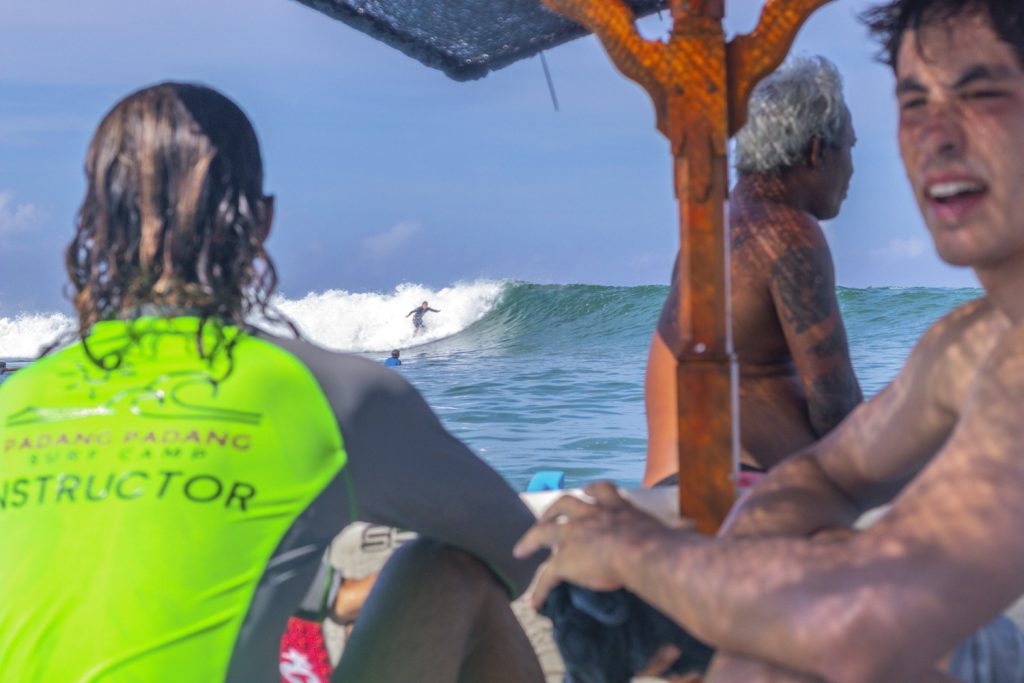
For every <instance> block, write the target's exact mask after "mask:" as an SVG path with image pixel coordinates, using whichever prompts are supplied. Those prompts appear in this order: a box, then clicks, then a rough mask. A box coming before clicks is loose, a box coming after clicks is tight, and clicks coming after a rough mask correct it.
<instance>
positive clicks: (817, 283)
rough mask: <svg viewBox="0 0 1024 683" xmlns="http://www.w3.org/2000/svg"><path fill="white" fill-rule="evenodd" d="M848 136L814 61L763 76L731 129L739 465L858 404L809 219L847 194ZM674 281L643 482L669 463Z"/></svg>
mask: <svg viewBox="0 0 1024 683" xmlns="http://www.w3.org/2000/svg"><path fill="white" fill-rule="evenodd" d="M855 142H856V136H855V134H854V130H853V124H852V120H851V118H850V110H849V109H848V108H847V106H846V103H845V102H844V101H843V92H842V80H841V78H840V76H839V72H838V71H837V70H836V68H835V66H833V65H832V64H831V63H830V62H829V61H828V60H826V59H824V58H822V57H818V58H814V59H811V58H795V59H792V60H790V61H789V62H788V63H787V64H785V65H784V66H783V67H782V68H780V69H779V70H778V71H776V72H775V73H774V74H772V75H771V76H769V77H768V78H767V79H765V80H764V81H763V82H762V83H761V84H760V85H759V86H758V88H757V89H756V90H755V91H754V94H753V96H752V97H751V102H750V107H749V116H748V119H747V124H746V126H744V128H743V129H742V130H741V131H740V133H739V134H738V135H737V139H736V169H737V171H738V172H739V181H738V182H737V183H736V186H735V187H734V188H733V190H732V193H731V197H730V202H729V237H730V241H731V247H732V248H731V253H730V269H731V274H732V323H733V343H734V345H735V349H736V355H737V356H738V358H739V366H740V414H741V415H742V416H743V419H742V420H741V422H740V440H741V443H742V446H743V464H744V465H745V466H748V467H754V468H757V469H767V468H768V467H771V466H772V465H774V464H775V463H776V462H778V461H779V460H780V459H782V458H783V457H785V456H787V455H789V454H791V453H794V452H796V451H798V450H800V449H801V448H803V447H805V446H807V445H809V444H811V443H814V442H815V441H817V440H818V439H819V438H821V437H822V436H824V435H825V434H827V433H828V432H829V431H830V430H832V428H833V427H835V426H836V425H837V424H839V422H841V421H842V419H843V418H844V417H846V415H847V414H849V412H850V411H851V410H853V409H854V407H856V406H857V404H858V403H860V402H861V400H862V395H861V391H860V385H859V384H858V383H857V378H856V376H855V375H854V373H853V366H852V365H851V363H850V350H849V346H848V345H847V341H846V329H845V328H844V326H843V319H842V316H841V315H840V313H839V304H838V302H837V301H836V291H835V273H834V270H833V267H832V256H831V254H830V253H829V249H828V244H827V243H826V242H825V236H824V234H823V233H822V230H821V226H820V225H819V224H818V221H819V220H827V219H830V218H834V217H835V216H836V215H837V214H838V213H839V208H840V206H841V205H842V203H843V200H844V199H845V198H846V191H847V188H848V187H849V185H850V178H851V176H852V175H853V160H852V158H851V155H850V151H851V148H852V147H853V145H854V143H855ZM674 280H675V278H674V277H673V288H672V291H671V292H670V294H669V297H668V299H667V300H666V301H665V306H664V308H663V309H662V314H661V320H659V322H658V329H657V332H655V334H654V338H653V339H652V341H651V351H650V356H649V359H648V364H647V379H646V383H645V385H646V387H645V388H646V402H647V431H648V441H647V471H646V473H645V476H644V484H646V485H648V486H651V485H654V484H658V483H662V482H665V481H666V478H670V477H673V476H674V475H675V473H676V472H677V470H678V468H679V463H678V457H677V455H676V450H677V446H676V441H677V427H676V425H677V418H676V383H675V371H674V368H675V365H676V360H675V356H674V353H678V352H679V350H680V349H679V348H678V347H679V345H680V344H682V338H681V334H680V330H679V324H678V320H676V319H675V314H676V310H677V307H678V291H677V290H676V288H675V282H674ZM673 350H674V351H673Z"/></svg>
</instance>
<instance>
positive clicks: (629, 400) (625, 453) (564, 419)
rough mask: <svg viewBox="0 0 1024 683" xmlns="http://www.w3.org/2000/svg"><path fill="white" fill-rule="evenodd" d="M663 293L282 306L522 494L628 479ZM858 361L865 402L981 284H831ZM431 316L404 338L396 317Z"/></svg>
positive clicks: (465, 286)
mask: <svg viewBox="0 0 1024 683" xmlns="http://www.w3.org/2000/svg"><path fill="white" fill-rule="evenodd" d="M667 292H668V288H667V287H663V286H643V287H609V286H596V285H539V284H529V283H522V282H507V281H504V282H503V281H478V282H472V283H459V284H455V285H452V286H450V287H446V288H443V289H431V288H428V287H424V286H420V285H401V286H400V287H398V288H396V289H395V290H394V291H393V292H390V293H360V292H346V291H340V290H330V291H326V292H319V293H311V294H308V295H306V296H305V297H302V298H298V299H289V298H283V297H282V298H281V299H280V300H279V301H278V305H279V307H280V308H281V310H283V311H284V312H285V313H286V314H287V315H289V316H290V317H291V318H292V319H293V320H295V321H296V322H297V324H298V325H299V327H300V329H302V331H303V333H304V334H305V335H306V336H307V337H308V338H310V339H311V340H313V341H316V342H318V343H320V344H323V345H325V346H329V347H332V348H336V349H339V350H346V351H353V352H356V353H360V354H362V355H365V356H367V357H369V358H373V359H376V360H380V361H383V360H384V358H386V357H387V355H388V353H389V351H390V350H391V349H392V348H399V349H401V350H402V362H403V364H402V366H401V367H400V368H397V369H396V371H397V372H401V373H402V374H403V375H404V376H405V377H406V378H407V379H408V380H409V381H410V382H412V383H413V384H414V385H415V386H416V387H417V388H418V389H419V390H420V391H421V392H422V393H423V395H424V396H425V397H426V399H427V401H428V402H429V403H430V404H431V405H432V406H433V408H434V410H436V411H437V413H438V414H439V415H440V417H441V419H442V421H443V422H444V423H445V425H446V426H447V427H448V429H449V430H451V431H452V432H453V433H454V434H456V435H457V436H459V437H460V438H461V439H462V440H464V441H465V442H466V443H468V444H469V445H470V446H471V447H472V448H473V449H474V450H475V451H476V452H477V453H479V454H480V455H481V456H482V457H483V458H484V459H486V460H487V461H488V462H490V463H491V464H492V465H493V466H494V467H495V468H496V469H497V470H498V471H500V472H501V473H502V474H503V475H505V477H506V478H508V479H509V481H510V482H512V484H513V485H514V486H516V487H517V488H521V487H523V486H525V484H526V482H527V481H528V480H529V478H530V476H531V475H532V474H533V473H534V472H535V471H537V470H539V469H561V470H564V471H565V472H566V474H567V483H568V484H569V485H578V484H581V483H583V482H585V481H588V480H591V479H595V478H610V479H614V480H616V481H618V482H620V483H622V484H626V485H637V484H638V483H639V481H640V477H641V475H642V472H643V460H644V448H645V438H646V434H645V432H646V427H645V422H644V406H643V376H644V364H645V362H646V359H647V347H648V344H649V342H650V338H651V331H652V330H653V329H654V324H655V322H656V320H657V317H658V313H659V311H660V310H661V303H662V301H663V300H664V298H665V296H666V294H667ZM838 292H839V302H840V306H841V307H842V310H843V314H844V317H845V320H846V327H847V332H848V334H849V337H850V345H851V351H852V355H853V364H854V367H855V369H856V371H857V374H858V377H859V378H860V381H861V386H862V387H863V389H864V392H865V395H866V396H871V395H874V394H875V393H877V392H878V391H879V389H881V388H882V387H884V386H885V385H886V384H887V383H888V382H889V381H890V380H892V378H893V377H894V376H895V375H896V373H897V372H898V370H899V368H900V366H901V365H902V364H903V361H904V360H905V359H906V357H907V355H908V354H909V352H910V349H911V348H912V347H913V344H914V342H915V341H916V340H917V338H918V337H919V336H920V335H921V333H922V332H924V330H925V329H927V328H928V326H929V325H931V324H932V323H933V322H934V321H936V320H937V319H938V318H940V317H941V316H942V315H944V314H945V313H946V312H948V311H950V310H951V309H953V308H954V307H956V306H957V305H959V304H961V303H964V302H966V301H969V300H971V299H974V298H977V297H978V296H980V295H981V291H980V290H977V289H940V288H885V287H883V288H869V289H847V288H840V289H839V290H838ZM424 300H428V301H430V305H431V306H432V307H434V308H437V309H440V310H441V312H440V313H436V314H435V313H430V314H428V315H427V317H426V323H427V325H428V329H427V332H426V334H423V335H421V336H419V337H414V336H413V335H412V324H411V322H410V320H409V319H406V318H405V317H404V316H405V314H406V313H407V312H408V311H409V310H410V309H412V308H413V307H415V306H416V305H418V304H419V303H420V302H421V301H424ZM69 324H70V320H69V319H68V318H67V316H65V315H62V314H59V313H53V314H25V315H21V316H16V317H13V318H0V359H7V360H8V361H15V362H14V363H13V364H14V365H18V364H20V363H21V362H23V361H24V360H26V359H29V358H31V357H32V356H34V355H35V353H36V351H37V350H38V348H39V347H40V346H41V345H43V344H45V343H46V342H47V341H49V340H50V339H52V338H54V337H55V336H56V335H57V334H58V333H59V331H60V330H61V329H64V328H65V327H66V326H67V325H69Z"/></svg>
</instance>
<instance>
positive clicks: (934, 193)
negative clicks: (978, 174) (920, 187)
mask: <svg viewBox="0 0 1024 683" xmlns="http://www.w3.org/2000/svg"><path fill="white" fill-rule="evenodd" d="M984 189H985V186H984V185H982V184H981V183H976V182H971V181H968V180H953V181H950V182H946V183H935V184H934V185H932V186H930V187H929V188H928V196H929V197H931V198H932V199H949V198H950V197H955V196H957V195H959V194H966V193H968V192H981V191H982V190H984Z"/></svg>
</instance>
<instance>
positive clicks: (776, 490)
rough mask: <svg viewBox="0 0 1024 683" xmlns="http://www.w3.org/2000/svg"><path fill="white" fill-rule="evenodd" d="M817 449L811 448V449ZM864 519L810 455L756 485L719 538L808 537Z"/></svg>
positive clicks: (779, 468) (801, 456)
mask: <svg viewBox="0 0 1024 683" xmlns="http://www.w3.org/2000/svg"><path fill="white" fill-rule="evenodd" d="M812 448H813V446H812ZM859 514H860V510H859V508H858V507H857V506H856V505H855V504H854V503H853V502H852V501H850V500H849V499H848V498H847V497H846V495H845V494H844V493H843V492H842V491H841V490H839V488H838V487H836V486H835V484H833V483H832V481H831V480H830V479H829V478H828V476H827V475H826V474H825V472H824V471H823V470H822V469H821V466H820V465H819V464H818V462H817V460H816V459H815V457H814V455H813V452H812V451H810V450H808V451H804V452H803V453H801V454H799V455H795V456H793V457H791V458H789V459H788V460H786V461H785V462H783V463H781V464H780V465H778V466H777V467H776V468H775V469H773V470H772V471H771V473H770V474H769V475H768V476H767V477H765V478H764V479H762V480H761V481H760V482H758V484H757V486H755V487H754V489H753V490H752V491H751V492H750V493H749V494H748V495H747V498H745V499H744V500H743V501H742V502H741V503H740V504H739V505H737V507H736V508H735V509H734V510H733V512H732V514H730V515H729V518H728V519H727V520H726V521H725V524H724V525H723V526H722V531H721V532H720V534H719V535H720V536H729V537H736V538H740V537H750V536H809V535H811V534H813V533H814V532H816V531H820V530H822V529H826V528H832V527H842V526H849V525H852V524H853V522H854V521H855V520H856V519H857V517H858V516H859Z"/></svg>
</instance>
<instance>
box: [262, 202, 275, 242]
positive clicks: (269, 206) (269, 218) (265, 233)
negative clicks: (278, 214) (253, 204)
mask: <svg viewBox="0 0 1024 683" xmlns="http://www.w3.org/2000/svg"><path fill="white" fill-rule="evenodd" d="M273 223H274V195H272V194H268V195H267V196H265V197H264V198H263V225H261V226H260V242H266V241H267V237H269V236H270V226H271V225H272V224H273Z"/></svg>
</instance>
